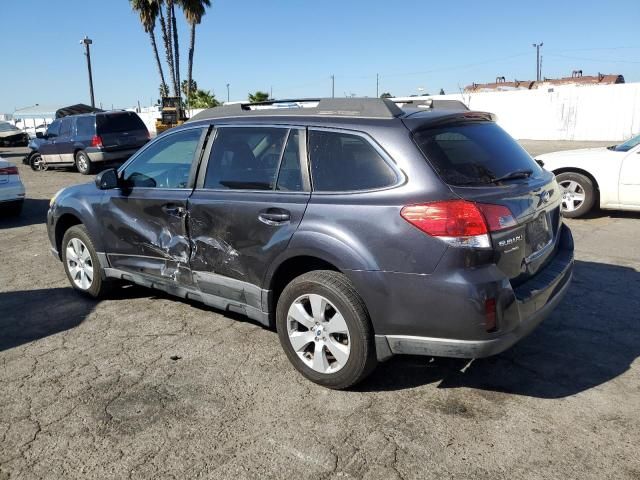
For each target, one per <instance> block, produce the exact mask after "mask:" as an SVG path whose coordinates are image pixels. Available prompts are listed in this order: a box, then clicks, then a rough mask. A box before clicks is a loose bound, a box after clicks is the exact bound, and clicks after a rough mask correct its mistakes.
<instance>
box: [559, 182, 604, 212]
mask: <svg viewBox="0 0 640 480" xmlns="http://www.w3.org/2000/svg"><path fill="white" fill-rule="evenodd" d="M556 181H557V182H558V185H560V189H561V191H562V194H563V199H562V215H564V216H565V217H567V218H578V217H582V216H583V215H585V214H587V213H588V212H589V211H590V210H591V209H592V208H593V205H594V203H595V201H596V189H595V187H594V185H593V182H592V181H591V179H590V178H589V177H587V176H586V175H582V174H581V173H576V172H564V173H560V174H558V175H556ZM572 192H573V193H578V194H581V195H584V200H583V201H582V202H581V203H580V202H578V201H576V200H575V198H573V199H572V198H571V197H570V195H571V194H572ZM567 195H568V196H567Z"/></svg>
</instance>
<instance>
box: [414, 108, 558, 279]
mask: <svg viewBox="0 0 640 480" xmlns="http://www.w3.org/2000/svg"><path fill="white" fill-rule="evenodd" d="M414 140H415V142H416V144H417V145H418V147H419V148H420V150H421V151H422V153H423V154H424V156H425V157H426V158H427V160H428V162H429V163H430V164H431V166H432V167H433V169H434V170H435V171H436V173H437V174H438V175H439V176H440V178H441V179H442V180H443V181H444V182H445V183H446V184H447V185H449V188H450V189H451V191H452V192H453V193H455V194H456V195H457V196H458V197H460V198H462V199H464V200H468V201H473V202H478V203H483V204H490V205H501V206H504V207H507V208H508V209H509V210H510V211H511V214H512V216H513V218H514V219H515V220H516V222H517V225H515V226H511V227H508V228H505V229H502V230H499V231H496V232H492V233H491V241H492V246H493V250H494V262H495V264H496V265H497V266H498V268H499V269H500V270H501V271H502V272H503V273H504V274H505V275H507V276H508V277H509V279H510V280H511V283H512V285H513V286H514V287H515V286H517V285H519V284H521V283H522V282H524V281H526V280H528V279H529V278H531V277H532V276H534V275H535V274H536V273H537V272H538V271H540V270H541V269H542V268H544V266H545V265H546V264H547V263H548V262H549V261H550V260H551V259H552V258H553V256H554V255H555V252H556V239H557V237H558V233H559V230H560V225H561V221H562V220H561V216H560V201H561V195H560V191H559V188H558V185H557V184H556V181H555V178H554V176H553V174H552V173H550V172H547V171H546V170H543V169H542V168H540V166H539V165H538V164H537V163H536V162H535V161H534V160H533V159H532V158H531V156H530V155H529V154H528V153H527V152H526V151H525V150H524V149H523V148H522V147H521V146H520V145H519V144H518V143H517V142H516V141H515V140H514V139H513V138H511V137H510V136H509V135H508V134H507V133H506V132H505V131H504V130H502V129H501V128H500V127H499V126H498V125H496V124H495V123H494V122H493V121H491V120H490V118H488V117H486V116H485V117H478V118H473V116H472V115H471V116H470V114H464V115H462V116H458V117H453V118H451V119H450V120H449V121H444V122H440V123H439V124H437V125H435V126H431V127H429V126H427V128H422V129H419V128H418V129H417V130H415V131H414Z"/></svg>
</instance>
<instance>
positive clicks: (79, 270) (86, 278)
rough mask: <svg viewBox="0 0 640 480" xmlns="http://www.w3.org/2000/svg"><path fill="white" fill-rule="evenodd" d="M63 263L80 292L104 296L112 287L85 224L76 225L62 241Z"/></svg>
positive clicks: (73, 284) (95, 296)
mask: <svg viewBox="0 0 640 480" xmlns="http://www.w3.org/2000/svg"><path fill="white" fill-rule="evenodd" d="M60 249H61V250H62V252H61V253H62V255H61V256H62V263H63V264H64V269H65V272H66V273H67V278H68V279H69V282H70V283H71V285H72V286H73V288H75V289H76V290H78V291H79V292H81V293H83V294H86V295H89V296H91V297H94V298H98V297H102V296H104V294H105V293H106V292H107V291H108V290H109V288H110V282H108V281H107V279H106V278H103V276H104V275H103V272H102V269H101V266H100V261H99V260H98V254H97V253H96V249H95V247H94V246H93V241H92V240H91V237H90V236H89V232H88V231H87V229H86V228H85V226H84V225H74V226H73V227H71V228H69V230H67V231H66V232H65V234H64V237H63V238H62V242H61V248H60Z"/></svg>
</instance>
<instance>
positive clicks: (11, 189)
mask: <svg viewBox="0 0 640 480" xmlns="http://www.w3.org/2000/svg"><path fill="white" fill-rule="evenodd" d="M24 195H25V191H24V185H23V184H22V181H21V180H20V175H19V174H18V167H16V166H15V165H14V164H13V163H10V162H7V161H6V160H4V159H3V158H2V157H0V214H9V215H19V214H20V212H21V211H22V204H23V203H24Z"/></svg>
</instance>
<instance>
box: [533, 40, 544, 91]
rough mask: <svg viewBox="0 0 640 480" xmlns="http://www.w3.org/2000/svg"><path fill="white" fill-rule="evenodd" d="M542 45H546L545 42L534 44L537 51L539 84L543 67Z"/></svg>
mask: <svg viewBox="0 0 640 480" xmlns="http://www.w3.org/2000/svg"><path fill="white" fill-rule="evenodd" d="M542 45H544V43H543V42H540V43H534V44H533V46H534V47H535V49H536V81H538V82H539V81H540V80H541V79H542V65H540V47H542Z"/></svg>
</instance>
